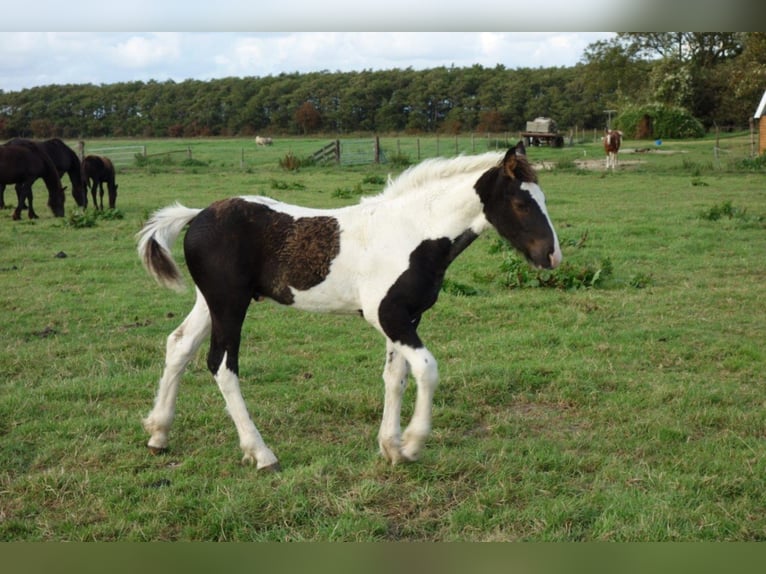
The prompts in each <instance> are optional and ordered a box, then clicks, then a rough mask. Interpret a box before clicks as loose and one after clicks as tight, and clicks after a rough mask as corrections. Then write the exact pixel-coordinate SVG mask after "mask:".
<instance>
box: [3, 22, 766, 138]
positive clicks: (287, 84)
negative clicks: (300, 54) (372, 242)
mask: <svg viewBox="0 0 766 574" xmlns="http://www.w3.org/2000/svg"><path fill="white" fill-rule="evenodd" d="M764 89H766V34H765V33H762V32H757V33H692V32H674V33H668V32H663V33H621V34H618V35H617V36H616V37H615V38H614V39H613V40H610V41H607V42H597V43H595V44H591V45H590V46H588V48H587V49H586V51H585V53H584V54H583V55H582V57H581V59H580V63H578V64H577V65H575V66H573V67H555V68H519V69H508V68H505V67H504V66H502V65H498V66H496V67H492V68H486V67H483V66H480V65H475V66H472V67H468V68H456V67H439V68H433V69H429V70H422V71H416V70H413V69H411V68H408V69H393V70H383V71H372V70H364V71H359V72H330V71H320V72H314V73H308V74H298V73H292V74H280V75H278V76H268V77H245V78H224V79H219V80H209V81H199V80H186V81H183V82H174V81H165V82H157V81H149V82H124V83H116V84H108V85H98V86H97V85H93V84H82V85H78V84H68V85H50V86H43V87H37V88H32V89H27V90H22V91H18V92H3V91H2V90H0V138H11V137H16V136H24V137H34V138H46V137H52V136H58V137H64V138H84V137H98V136H108V137H133V136H137V137H153V136H154V137H181V136H183V137H190V136H215V135H225V136H236V135H241V136H249V135H253V134H256V133H258V134H292V135H298V134H312V133H325V134H344V133H358V132H377V133H451V134H452V133H468V132H496V133H497V132H503V131H516V130H520V129H523V127H524V125H525V122H526V121H527V120H530V119H533V118H535V117H537V116H549V117H553V118H555V119H556V121H557V123H558V125H559V127H560V128H570V127H574V126H577V127H579V128H581V129H583V128H584V129H602V128H603V127H604V126H605V125H606V117H607V115H606V113H605V110H616V111H617V114H619V113H620V111H621V110H623V109H626V108H628V107H630V106H634V107H635V106H637V105H642V104H663V105H668V106H675V107H681V108H683V109H685V110H687V111H688V112H689V113H690V114H691V115H692V116H693V117H694V118H696V119H697V120H699V121H700V122H701V123H702V125H704V127H705V128H707V129H709V128H710V127H712V126H714V125H715V126H720V127H722V128H736V129H741V128H746V127H747V125H748V120H749V118H750V117H751V116H752V114H753V112H754V111H755V107H756V105H757V103H758V101H759V100H760V97H761V95H762V94H763V91H764Z"/></svg>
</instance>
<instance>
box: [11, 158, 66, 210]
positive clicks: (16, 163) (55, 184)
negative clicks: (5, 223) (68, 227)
mask: <svg viewBox="0 0 766 574" xmlns="http://www.w3.org/2000/svg"><path fill="white" fill-rule="evenodd" d="M38 178H43V181H44V182H45V187H47V188H48V207H50V208H51V211H52V212H53V214H54V215H55V216H56V217H64V189H63V188H62V187H61V179H59V174H58V172H57V171H56V166H54V165H53V162H52V161H51V159H50V158H49V157H48V156H47V155H46V154H45V153H43V152H42V151H41V150H39V149H36V148H34V147H27V146H22V145H4V146H0V184H3V185H5V184H9V183H14V184H16V196H17V197H18V205H17V206H16V209H15V210H14V212H13V219H21V210H22V209H24V205H25V202H28V206H29V207H28V215H29V219H36V218H37V214H36V213H35V210H34V208H33V206H32V184H33V183H34V182H35V181H36V180H37V179H38Z"/></svg>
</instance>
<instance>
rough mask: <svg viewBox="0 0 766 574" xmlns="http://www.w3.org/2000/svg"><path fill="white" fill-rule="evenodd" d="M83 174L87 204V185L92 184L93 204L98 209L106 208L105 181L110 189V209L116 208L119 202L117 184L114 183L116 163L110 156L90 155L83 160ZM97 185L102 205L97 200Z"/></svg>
mask: <svg viewBox="0 0 766 574" xmlns="http://www.w3.org/2000/svg"><path fill="white" fill-rule="evenodd" d="M82 176H83V179H84V180H85V187H86V192H85V193H86V199H85V202H86V204H87V201H88V200H87V187H88V185H90V186H91V187H90V192H91V195H93V205H94V206H95V207H96V209H100V210H102V211H103V210H104V183H106V186H107V188H108V190H109V209H114V207H115V205H116V203H117V184H116V183H114V165H113V164H112V160H110V159H109V158H108V157H105V156H100V155H89V156H86V157H85V159H84V160H82ZM96 187H98V190H99V192H100V197H101V206H100V207H99V203H98V201H96Z"/></svg>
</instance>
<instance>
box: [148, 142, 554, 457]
mask: <svg viewBox="0 0 766 574" xmlns="http://www.w3.org/2000/svg"><path fill="white" fill-rule="evenodd" d="M187 224H188V225H189V228H188V231H187V232H186V236H185V238H184V254H185V258H186V264H187V266H188V269H189V273H190V275H191V277H192V279H193V280H194V283H195V286H196V289H197V300H196V303H195V305H194V308H193V309H192V311H191V312H190V313H189V315H188V316H187V317H186V319H185V320H184V322H183V323H182V324H181V325H180V326H179V327H178V328H177V329H176V330H175V331H174V332H173V333H171V335H170V336H169V337H168V340H167V356H166V360H165V370H164V372H163V374H162V378H161V379H160V383H159V390H158V392H157V395H156V399H155V403H154V407H153V409H152V410H151V412H150V413H149V415H148V416H147V417H146V418H145V419H144V426H145V428H146V430H147V431H148V432H149V433H150V435H151V437H150V439H149V443H148V446H149V448H150V449H151V450H152V451H154V452H156V451H161V450H164V449H165V448H166V447H167V443H168V433H169V431H170V426H171V423H172V421H173V417H174V413H175V402H176V397H177V390H178V384H179V381H180V377H181V374H182V372H183V370H184V369H185V367H186V365H187V364H188V363H189V361H191V359H192V358H193V357H194V356H195V354H196V351H197V349H198V348H199V347H200V345H201V344H202V342H203V341H204V340H205V339H206V338H207V337H208V336H209V337H210V349H209V351H208V356H207V365H208V368H209V369H210V371H211V372H212V373H213V376H214V377H215V380H216V382H217V383H218V386H219V388H220V390H221V392H222V394H223V396H224V399H225V401H226V406H227V410H228V412H229V414H230V415H231V417H232V419H233V420H234V423H235V426H236V428H237V432H238V434H239V440H240V447H241V448H242V451H243V454H244V457H243V461H247V462H254V463H256V464H257V467H258V468H259V469H277V468H279V463H278V461H277V458H276V456H274V453H273V452H272V451H271V449H269V448H268V447H267V446H266V443H265V442H264V440H263V438H262V437H261V434H260V433H259V431H258V429H257V428H256V427H255V424H254V423H253V421H252V419H251V418H250V415H249V413H248V410H247V407H246V405H245V402H244V400H243V398H242V394H241V392H240V387H239V347H240V336H241V330H242V324H243V322H244V319H245V316H246V314H247V309H248V307H249V305H250V303H251V302H252V301H260V300H262V299H271V300H273V301H276V302H277V303H280V304H283V305H289V306H292V307H295V308H297V309H303V310H308V311H324V312H335V313H353V314H358V315H361V316H362V317H364V319H365V320H366V321H367V322H368V323H370V324H371V325H372V326H373V327H375V328H376V329H377V330H378V331H379V332H380V333H381V334H382V335H383V336H384V337H385V339H386V363H385V367H384V370H383V380H384V383H385V406H384V408H383V418H382V421H381V425H380V430H379V432H378V444H379V447H380V452H381V454H382V455H383V456H384V457H385V458H386V459H387V460H389V461H390V462H392V463H397V462H400V461H409V460H416V459H417V458H418V456H419V455H420V453H421V451H422V449H423V446H424V443H425V440H426V437H427V436H428V434H429V432H430V430H431V409H432V400H433V393H434V391H435V389H436V385H437V382H438V371H437V366H436V360H435V359H434V357H433V355H432V354H431V353H430V351H429V350H428V349H427V348H426V347H425V345H424V344H423V342H422V340H421V339H420V337H419V335H418V333H417V329H418V325H419V323H420V320H421V317H422V315H423V313H425V311H427V310H428V309H429V308H430V307H431V306H433V304H434V303H435V302H436V300H437V297H438V295H439V291H440V288H441V285H442V282H443V280H444V274H445V272H446V270H447V267H448V266H449V265H450V263H451V262H452V261H453V260H454V259H455V258H456V257H457V256H458V255H459V254H460V253H461V252H462V251H463V250H464V249H465V248H466V247H468V246H469V245H470V244H471V243H472V242H473V240H474V239H476V238H477V237H478V236H479V235H480V234H481V233H482V232H483V231H485V230H486V229H488V228H490V227H494V228H495V229H497V231H498V232H499V233H500V234H501V235H502V236H503V237H505V238H506V239H507V240H508V241H509V242H510V243H511V245H513V246H514V247H515V248H516V249H518V250H519V251H520V252H521V253H523V254H524V255H525V256H526V257H527V259H528V260H529V261H530V262H531V263H532V264H533V265H536V266H538V267H544V268H553V267H556V266H557V265H558V264H559V263H560V262H561V250H560V247H559V243H558V239H557V238H556V232H555V230H554V229H553V225H552V224H551V221H550V218H549V217H548V213H547V209H546V205H545V197H544V195H543V192H542V190H541V189H540V187H539V185H538V184H537V176H536V174H535V172H534V170H533V169H532V168H531V166H530V165H529V163H528V162H527V159H526V157H525V156H524V148H523V145H522V144H519V145H518V146H516V147H515V148H512V149H510V150H508V152H507V153H505V154H504V155H503V154H497V153H488V154H482V155H479V156H460V157H457V158H453V159H433V160H426V161H424V162H422V163H421V164H419V165H417V166H415V167H412V168H410V169H408V170H407V171H405V172H404V173H403V174H402V175H400V176H399V177H398V178H396V179H394V180H392V181H390V182H389V184H388V185H387V186H386V189H385V190H384V191H383V192H382V193H381V194H380V195H377V196H375V197H371V198H365V199H363V200H362V201H361V202H360V203H359V204H357V205H352V206H348V207H344V208H340V209H310V208H305V207H299V206H296V205H290V204H286V203H282V202H279V201H275V200H273V199H269V198H266V197H261V196H245V197H237V198H230V199H224V200H221V201H217V202H215V203H213V204H211V205H210V206H208V207H207V208H205V209H190V208H187V207H184V206H182V205H179V204H176V205H173V206H170V207H166V208H164V209H161V210H159V211H157V212H156V213H155V214H154V215H153V216H152V218H151V219H150V220H149V221H148V222H147V224H146V225H145V226H144V228H143V229H142V230H141V231H140V232H139V234H138V239H139V241H138V252H139V256H140V257H141V259H142V260H143V262H144V265H145V266H146V268H147V270H148V271H149V272H150V274H151V275H153V276H154V277H155V279H157V281H159V282H160V283H162V284H164V285H166V286H169V287H179V286H180V285H181V277H182V275H181V271H180V270H179V268H178V267H177V265H176V263H175V262H174V260H173V258H172V256H171V253H170V249H171V247H172V245H173V243H174V242H175V240H176V238H177V237H178V236H179V235H180V233H181V231H182V230H183V229H184V228H185V227H186V226H187ZM410 374H411V375H412V376H413V378H414V379H415V381H416V383H417V396H416V402H415V409H414V414H413V416H412V420H411V421H410V423H409V425H408V426H407V428H406V429H405V430H404V431H403V432H402V429H401V425H400V412H401V403H402V395H403V392H404V390H405V387H406V383H407V380H408V376H409V375H410Z"/></svg>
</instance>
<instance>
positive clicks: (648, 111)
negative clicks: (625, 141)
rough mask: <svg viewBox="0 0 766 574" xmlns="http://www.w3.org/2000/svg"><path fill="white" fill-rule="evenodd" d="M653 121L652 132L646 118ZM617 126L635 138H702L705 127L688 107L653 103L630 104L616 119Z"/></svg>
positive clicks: (628, 135)
mask: <svg viewBox="0 0 766 574" xmlns="http://www.w3.org/2000/svg"><path fill="white" fill-rule="evenodd" d="M647 118H648V119H649V120H650V121H651V133H645V130H646V129H647V128H648V126H647V125H646V119H647ZM614 125H615V128H616V129H618V130H621V131H623V132H624V133H625V135H626V136H627V137H633V138H659V137H662V138H675V139H680V138H701V137H703V136H704V135H705V128H704V126H703V125H702V123H700V121H699V120H697V119H696V118H694V117H693V116H692V115H691V114H690V113H689V112H688V111H687V110H686V109H684V108H682V107H680V106H668V105H665V104H659V103H653V104H646V105H643V106H629V107H628V108H627V109H625V110H624V111H623V112H622V113H621V114H620V115H619V116H617V118H615V121H614Z"/></svg>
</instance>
